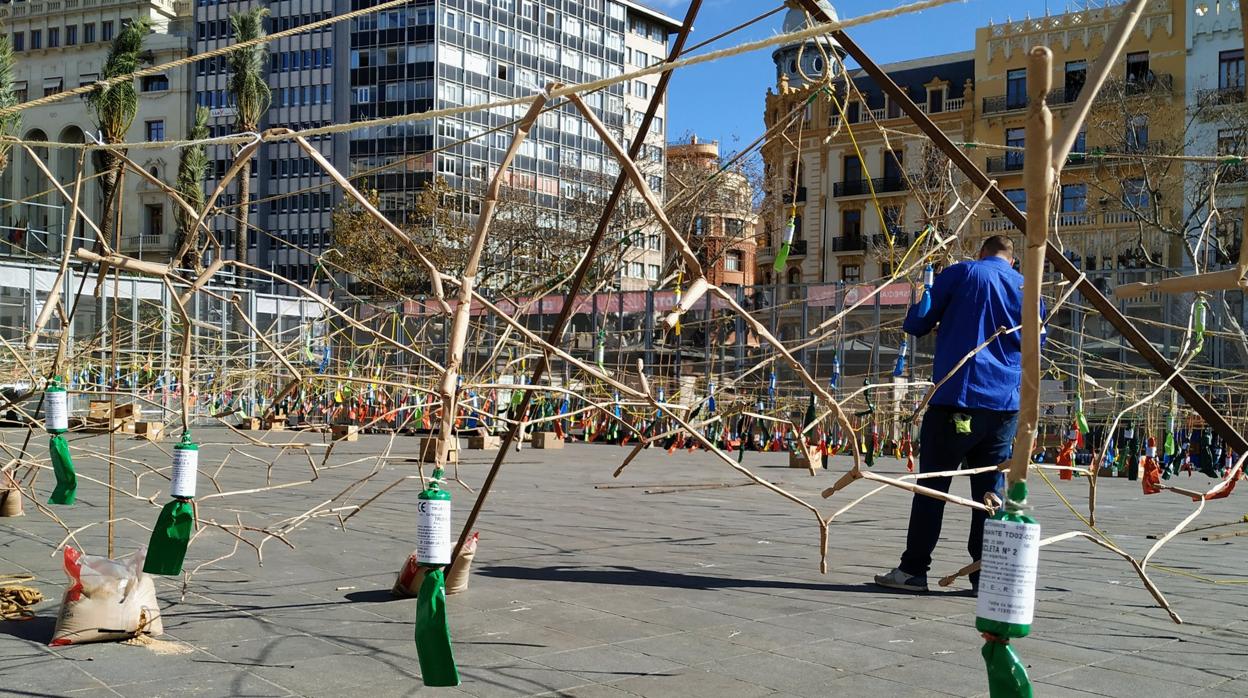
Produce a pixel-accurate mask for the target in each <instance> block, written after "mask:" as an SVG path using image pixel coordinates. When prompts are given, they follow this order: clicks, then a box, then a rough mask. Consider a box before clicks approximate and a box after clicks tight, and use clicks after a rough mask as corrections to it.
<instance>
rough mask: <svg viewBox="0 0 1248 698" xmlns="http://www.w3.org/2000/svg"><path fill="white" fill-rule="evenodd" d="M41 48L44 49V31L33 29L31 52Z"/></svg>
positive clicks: (31, 32)
mask: <svg viewBox="0 0 1248 698" xmlns="http://www.w3.org/2000/svg"><path fill="white" fill-rule="evenodd" d="M41 48H43V30H42V29H31V30H30V50H32V51H34V50H36V49H41Z"/></svg>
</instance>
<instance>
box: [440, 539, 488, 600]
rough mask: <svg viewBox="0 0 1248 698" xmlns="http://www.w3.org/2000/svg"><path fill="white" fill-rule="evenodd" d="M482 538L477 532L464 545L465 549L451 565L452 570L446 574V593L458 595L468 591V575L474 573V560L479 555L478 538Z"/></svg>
mask: <svg viewBox="0 0 1248 698" xmlns="http://www.w3.org/2000/svg"><path fill="white" fill-rule="evenodd" d="M479 536H480V534H479V533H477V532H476V531H474V532H473V534H472V537H471V538H469V539H468V542H467V543H464V549H463V550H461V551H460V553H459V557H457V558H455V562H453V563H451V570H450V571H449V572H447V573H446V593H447V594H448V595H449V594H458V593H459V592H461V591H465V590H467V589H468V575H469V573H470V572H472V558H474V557H476V555H477V538H478V537H479Z"/></svg>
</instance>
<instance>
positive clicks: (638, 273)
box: [628, 262, 646, 279]
mask: <svg viewBox="0 0 1248 698" xmlns="http://www.w3.org/2000/svg"><path fill="white" fill-rule="evenodd" d="M628 271H629V276H631V277H633V278H634V279H644V278H646V265H645V264H642V263H641V262H629V264H628Z"/></svg>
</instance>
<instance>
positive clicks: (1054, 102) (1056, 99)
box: [984, 87, 1081, 114]
mask: <svg viewBox="0 0 1248 698" xmlns="http://www.w3.org/2000/svg"><path fill="white" fill-rule="evenodd" d="M1080 91H1081V88H1077V87H1072V88H1069V89H1067V88H1064V87H1059V88H1058V89H1056V90H1053V91H1052V92H1050V93H1049V95H1048V96H1047V97H1045V98H1044V102H1045V104H1048V105H1049V106H1050V107H1057V106H1061V105H1063V104H1070V103H1071V102H1073V101H1075V99H1076V98H1078V97H1079V92H1080ZM1027 102H1028V99H1027V97H1026V96H1024V97H1021V98H1009V97H1007V96H1006V95H997V96H995V97H984V113H985V114H997V113H1000V112H1007V111H1017V110H1019V109H1026V108H1027Z"/></svg>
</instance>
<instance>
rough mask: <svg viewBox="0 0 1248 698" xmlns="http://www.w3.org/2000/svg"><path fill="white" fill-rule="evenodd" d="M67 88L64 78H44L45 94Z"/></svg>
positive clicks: (45, 95) (55, 92)
mask: <svg viewBox="0 0 1248 698" xmlns="http://www.w3.org/2000/svg"><path fill="white" fill-rule="evenodd" d="M63 89H65V81H64V79H62V78H44V79H43V96H44V97H47V96H48V95H54V94H57V93H58V92H60V91H61V90H63Z"/></svg>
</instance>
